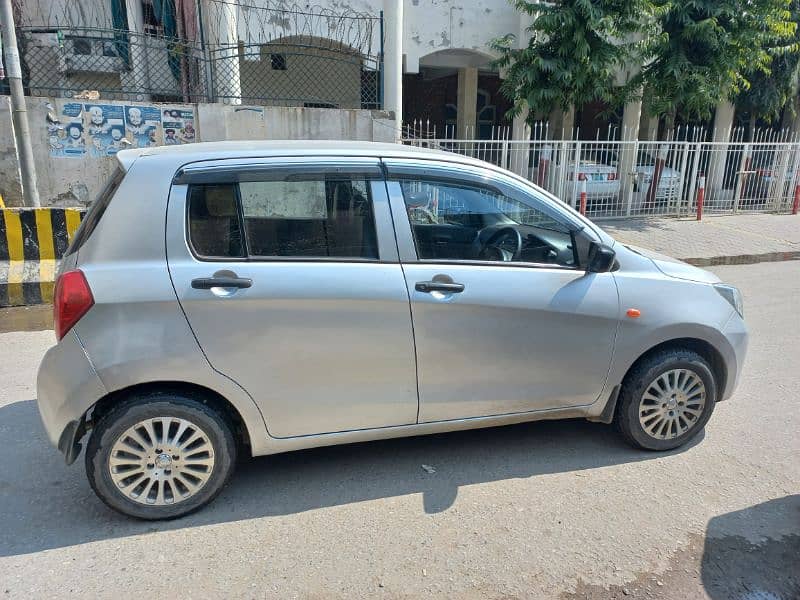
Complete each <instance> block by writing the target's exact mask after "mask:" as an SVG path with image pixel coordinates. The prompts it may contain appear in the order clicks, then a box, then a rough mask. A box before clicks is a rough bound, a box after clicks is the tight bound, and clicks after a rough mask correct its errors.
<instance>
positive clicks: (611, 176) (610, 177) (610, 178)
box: [608, 173, 617, 181]
mask: <svg viewBox="0 0 800 600" xmlns="http://www.w3.org/2000/svg"><path fill="white" fill-rule="evenodd" d="M616 178H617V174H616V173H609V174H608V180H609V181H614V180H615V179H616Z"/></svg>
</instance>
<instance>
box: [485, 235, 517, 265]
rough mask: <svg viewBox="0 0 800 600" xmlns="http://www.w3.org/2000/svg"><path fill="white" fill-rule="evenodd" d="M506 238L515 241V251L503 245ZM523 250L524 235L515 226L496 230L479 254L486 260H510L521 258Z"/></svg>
mask: <svg viewBox="0 0 800 600" xmlns="http://www.w3.org/2000/svg"><path fill="white" fill-rule="evenodd" d="M505 239H511V240H513V241H514V251H513V252H511V251H510V250H506V249H505V248H503V247H502V246H501V242H502V241H504V240H505ZM521 252H522V235H521V234H520V232H519V230H518V229H516V228H514V227H503V228H501V229H498V230H497V231H495V232H494V233H493V234H492V235H491V236H490V237H489V239H488V240H486V241H485V242H484V243H483V244H482V245H481V249H480V252H478V256H479V257H481V258H483V259H485V260H499V261H504V262H509V261H512V260H515V259H517V258H519V255H520V253H521Z"/></svg>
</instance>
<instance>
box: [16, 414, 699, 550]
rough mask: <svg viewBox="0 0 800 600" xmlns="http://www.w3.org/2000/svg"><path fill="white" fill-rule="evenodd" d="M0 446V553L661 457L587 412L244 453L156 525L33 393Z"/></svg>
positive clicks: (441, 495) (448, 501)
mask: <svg viewBox="0 0 800 600" xmlns="http://www.w3.org/2000/svg"><path fill="white" fill-rule="evenodd" d="M700 439H702V436H698V438H696V439H695V441H694V442H693V443H692V444H690V445H687V446H685V447H684V448H682V449H680V450H676V451H674V452H675V453H677V452H681V451H685V450H687V449H688V448H690V447H691V446H692V445H694V444H696V443H698V442H699V441H700ZM0 444H1V446H0V447H2V448H3V451H4V455H3V458H2V461H0V556H13V555H19V554H26V553H32V552H37V551H40V550H45V549H50V548H59V547H64V546H72V545H76V544H82V543H87V542H93V541H97V540H104V539H113V538H120V537H126V536H131V535H141V534H146V533H150V532H154V531H165V530H175V529H182V528H187V527H196V526H202V525H209V524H217V523H226V522H233V521H241V520H247V519H254V518H259V517H266V516H277V515H289V514H294V513H299V512H303V511H308V510H313V509H317V508H323V507H330V506H339V505H345V504H350V503H355V502H363V501H368V500H374V499H379V498H388V497H396V496H404V495H408V494H422V497H423V507H424V510H425V512H426V513H436V512H440V511H443V510H446V509H447V508H449V507H450V506H452V505H453V503H454V502H455V500H456V496H457V494H458V489H459V487H460V486H465V485H471V484H476V483H484V482H492V481H500V480H506V479H514V478H530V477H538V476H541V475H547V474H552V473H566V472H574V471H583V470H587V469H596V468H600V467H606V466H610V465H617V464H622V463H629V462H637V461H643V460H654V459H657V458H659V457H663V456H665V454H656V453H649V452H643V451H637V450H635V449H633V448H630V447H628V446H627V445H625V444H624V443H623V442H622V441H621V439H620V438H619V437H618V436H617V434H616V433H615V432H614V430H613V428H611V427H608V426H606V425H602V424H596V423H589V422H587V421H582V420H575V421H542V422H538V423H527V424H522V425H514V426H508V427H498V428H492V429H480V430H473V431H463V432H456V433H448V434H439V435H430V436H421V437H415V438H406V439H397V440H384V441H377V442H369V443H361V444H352V445H347V446H334V447H329V448H320V449H313V450H304V451H300V452H292V453H287V454H281V455H275V456H268V457H261V458H256V459H252V460H249V461H243V462H242V464H241V465H239V468H238V470H237V473H236V474H235V475H234V477H233V479H232V481H231V483H230V485H228V487H227V488H226V489H225V490H224V491H223V492H222V494H221V495H220V496H219V497H218V498H217V499H216V500H215V501H214V502H213V503H212V504H211V505H209V506H207V507H205V508H203V509H201V510H200V511H199V512H197V513H195V514H192V515H189V516H186V517H183V518H181V519H177V520H174V521H169V522H159V523H154V522H143V521H135V520H132V519H129V518H127V517H124V516H122V515H119V514H117V513H115V512H113V511H111V510H110V509H108V508H107V507H105V505H104V504H102V503H101V502H100V500H99V499H97V498H96V497H95V495H94V493H93V492H92V490H91V488H90V487H89V484H88V482H87V480H86V477H85V475H84V473H83V465H82V460H83V454H81V456H80V457H79V459H78V462H77V463H76V464H74V465H72V466H71V467H66V466H65V465H64V462H63V459H62V457H61V455H60V454H59V453H58V452H57V451H56V450H55V449H54V448H52V447H51V446H50V444H49V442H48V441H47V439H46V436H45V433H44V430H43V428H42V425H41V423H40V421H39V415H38V412H37V409H36V404H35V402H34V401H32V400H29V401H24V402H16V403H14V404H10V405H7V406H4V407H0ZM422 465H426V466H428V467H433V469H434V470H435V472H433V473H429V472H428V471H427V470H425V469H423V468H422Z"/></svg>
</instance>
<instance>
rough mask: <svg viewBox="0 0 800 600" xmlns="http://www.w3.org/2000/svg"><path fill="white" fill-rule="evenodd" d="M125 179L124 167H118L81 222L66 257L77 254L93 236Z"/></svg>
mask: <svg viewBox="0 0 800 600" xmlns="http://www.w3.org/2000/svg"><path fill="white" fill-rule="evenodd" d="M124 178H125V171H124V170H123V169H122V167H119V166H118V167H117V168H116V170H115V171H114V173H113V174H112V175H111V177H110V178H109V180H108V182H107V183H106V186H105V187H104V188H103V191H101V192H100V194H99V195H98V196H97V198H95V201H94V202H93V203H92V205H91V207H89V211H88V212H87V213H86V216H85V217H84V218H83V221H81V224H80V227H78V231H76V232H75V237H74V238H72V242H71V243H70V245H69V247H68V248H67V251H66V253H65V254H64V256H69V255H70V254H73V253H75V252H77V251H78V250H79V249H80V248H81V246H83V245H84V244H85V243H86V240H88V239H89V236H91V235H92V232H93V231H94V230H95V228H96V227H97V224H98V223H100V219H101V218H103V215H104V214H105V212H106V208H108V205H109V203H110V202H111V199H112V198H113V197H114V194H115V193H116V191H117V189H118V188H119V184H120V183H122V180H123V179H124Z"/></svg>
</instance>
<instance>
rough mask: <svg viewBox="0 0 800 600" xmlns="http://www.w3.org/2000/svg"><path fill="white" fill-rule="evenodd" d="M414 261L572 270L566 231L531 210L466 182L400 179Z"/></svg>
mask: <svg viewBox="0 0 800 600" xmlns="http://www.w3.org/2000/svg"><path fill="white" fill-rule="evenodd" d="M400 187H401V188H402V190H403V198H404V200H405V205H406V211H407V212H408V218H409V221H410V223H411V230H412V233H413V235H414V244H415V245H416V248H417V256H418V257H419V259H420V260H445V261H446V260H467V261H486V262H525V263H538V264H552V265H557V266H562V267H575V266H577V261H576V259H575V250H574V246H575V244H574V240H573V235H572V233H571V231H570V229H569V228H568V227H567V226H566V225H565V224H563V223H560V222H558V221H556V220H555V219H554V218H553V217H551V216H549V215H547V214H546V213H544V212H542V211H541V210H539V209H537V208H536V207H535V206H532V205H530V204H527V203H525V202H522V201H520V200H518V199H516V198H510V197H509V196H507V195H505V194H502V193H501V192H499V191H497V190H495V189H493V188H490V187H482V186H479V185H474V184H469V183H455V182H449V181H438V180H425V179H402V180H400Z"/></svg>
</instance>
